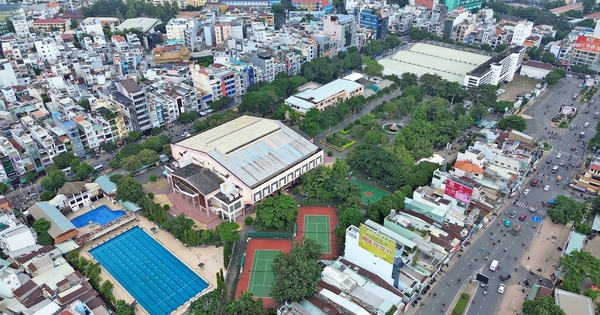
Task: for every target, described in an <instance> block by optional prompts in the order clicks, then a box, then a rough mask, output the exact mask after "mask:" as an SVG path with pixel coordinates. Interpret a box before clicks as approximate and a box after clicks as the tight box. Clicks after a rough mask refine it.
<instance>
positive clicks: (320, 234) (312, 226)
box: [304, 215, 331, 254]
mask: <svg viewBox="0 0 600 315" xmlns="http://www.w3.org/2000/svg"><path fill="white" fill-rule="evenodd" d="M304 237H306V238H310V239H312V240H315V242H317V243H319V244H321V246H322V250H323V253H324V254H329V252H330V251H331V248H329V246H330V244H331V243H330V242H329V216H328V215H306V216H304Z"/></svg>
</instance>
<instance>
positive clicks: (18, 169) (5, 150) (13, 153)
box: [0, 137, 27, 184]
mask: <svg viewBox="0 0 600 315" xmlns="http://www.w3.org/2000/svg"><path fill="white" fill-rule="evenodd" d="M0 152H1V153H2V155H4V157H6V158H7V159H8V160H10V163H7V164H6V165H4V161H3V163H2V164H3V166H4V170H5V171H6V175H7V176H8V178H9V179H10V180H11V182H12V183H13V184H14V183H15V181H18V179H19V178H20V177H21V176H24V175H25V172H26V171H27V170H26V169H25V165H24V164H23V161H22V160H21V155H20V154H19V151H17V150H16V149H15V147H14V145H13V144H12V143H11V142H10V141H9V140H8V139H7V138H5V137H0ZM0 159H1V158H0ZM11 166H12V171H14V173H12V172H11Z"/></svg>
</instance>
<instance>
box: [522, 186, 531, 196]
mask: <svg viewBox="0 0 600 315" xmlns="http://www.w3.org/2000/svg"><path fill="white" fill-rule="evenodd" d="M529 192H530V190H529V188H528V189H525V191H524V192H523V195H525V197H527V195H529Z"/></svg>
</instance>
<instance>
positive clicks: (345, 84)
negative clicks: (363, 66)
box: [285, 79, 364, 114]
mask: <svg viewBox="0 0 600 315" xmlns="http://www.w3.org/2000/svg"><path fill="white" fill-rule="evenodd" d="M298 90H299V91H300V92H298V93H296V94H294V95H292V96H290V97H288V98H287V99H286V100H285V104H286V105H288V106H290V107H291V108H292V109H294V110H295V111H297V112H300V113H302V114H305V113H306V112H308V111H309V110H311V109H312V108H316V109H318V110H319V111H323V110H325V108H327V107H330V106H333V107H335V106H337V104H339V103H340V102H345V101H347V100H348V99H350V98H352V97H355V96H359V95H363V92H364V86H363V85H362V84H359V83H356V82H354V81H350V80H345V79H337V80H335V81H332V82H329V83H327V84H325V85H319V84H317V83H314V82H310V83H308V84H305V85H304V86H301V87H300V88H298Z"/></svg>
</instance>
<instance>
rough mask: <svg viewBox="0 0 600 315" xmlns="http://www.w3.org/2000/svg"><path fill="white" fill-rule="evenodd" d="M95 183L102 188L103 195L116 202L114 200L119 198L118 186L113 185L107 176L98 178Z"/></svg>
mask: <svg viewBox="0 0 600 315" xmlns="http://www.w3.org/2000/svg"><path fill="white" fill-rule="evenodd" d="M94 183H96V184H98V186H100V191H102V195H104V196H105V197H108V198H109V199H112V200H113V201H114V198H115V197H116V196H117V184H115V183H113V182H112V181H111V180H110V178H109V177H108V176H106V175H102V176H98V178H96V180H95V181H94Z"/></svg>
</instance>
